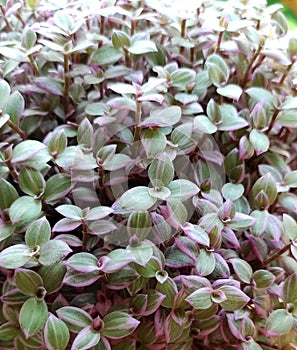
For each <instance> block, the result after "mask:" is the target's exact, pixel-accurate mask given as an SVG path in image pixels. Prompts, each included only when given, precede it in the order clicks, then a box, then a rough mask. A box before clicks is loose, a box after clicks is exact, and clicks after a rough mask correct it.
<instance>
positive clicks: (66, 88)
mask: <svg viewBox="0 0 297 350" xmlns="http://www.w3.org/2000/svg"><path fill="white" fill-rule="evenodd" d="M68 73H69V59H68V55H67V54H64V95H63V96H64V112H65V115H66V116H67V112H68V103H69V86H70V79H69V76H68Z"/></svg>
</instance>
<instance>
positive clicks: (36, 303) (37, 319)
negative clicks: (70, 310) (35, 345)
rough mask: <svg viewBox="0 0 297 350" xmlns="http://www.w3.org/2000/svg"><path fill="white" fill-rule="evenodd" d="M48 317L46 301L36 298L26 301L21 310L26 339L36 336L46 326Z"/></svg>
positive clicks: (21, 322) (22, 326) (21, 320)
mask: <svg viewBox="0 0 297 350" xmlns="http://www.w3.org/2000/svg"><path fill="white" fill-rule="evenodd" d="M47 315H48V310H47V305H46V302H45V301H44V300H37V299H36V298H35V297H32V298H29V299H28V300H27V301H25V303H24V305H23V306H22V308H21V310H20V316H19V317H20V318H19V321H20V325H21V328H22V330H23V332H24V333H25V336H26V338H30V336H32V335H34V334H36V333H37V332H38V331H39V330H40V329H41V328H42V327H43V326H44V324H45V322H46V319H47Z"/></svg>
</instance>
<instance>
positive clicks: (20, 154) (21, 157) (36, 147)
mask: <svg viewBox="0 0 297 350" xmlns="http://www.w3.org/2000/svg"><path fill="white" fill-rule="evenodd" d="M44 148H46V146H45V145H44V144H43V143H41V142H39V141H36V140H26V141H22V142H20V143H18V144H17V145H16V146H15V147H14V149H13V152H12V159H11V162H12V163H20V162H24V161H26V160H28V159H30V158H32V157H34V156H35V155H36V154H37V153H39V152H40V151H41V150H42V149H44Z"/></svg>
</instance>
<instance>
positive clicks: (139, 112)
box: [134, 100, 142, 142]
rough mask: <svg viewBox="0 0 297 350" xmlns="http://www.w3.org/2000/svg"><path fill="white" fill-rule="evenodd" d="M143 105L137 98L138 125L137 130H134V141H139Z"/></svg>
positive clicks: (136, 113)
mask: <svg viewBox="0 0 297 350" xmlns="http://www.w3.org/2000/svg"><path fill="white" fill-rule="evenodd" d="M141 106H142V102H141V101H138V100H137V102H136V112H135V124H136V126H135V130H134V142H137V141H139V139H140V132H141V127H140V123H141Z"/></svg>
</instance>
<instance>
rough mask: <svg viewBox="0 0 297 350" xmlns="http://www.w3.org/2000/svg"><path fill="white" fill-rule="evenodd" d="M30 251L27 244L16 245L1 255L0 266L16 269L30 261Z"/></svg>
mask: <svg viewBox="0 0 297 350" xmlns="http://www.w3.org/2000/svg"><path fill="white" fill-rule="evenodd" d="M30 253H31V251H30V249H29V248H28V247H27V246H26V245H25V244H16V245H13V246H11V247H8V248H6V249H4V250H2V252H1V253H0V266H1V267H3V268H5V269H16V268H17V267H21V266H23V265H25V264H26V262H27V261H28V260H29V259H30Z"/></svg>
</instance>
